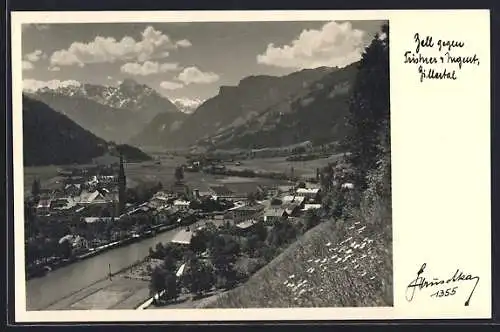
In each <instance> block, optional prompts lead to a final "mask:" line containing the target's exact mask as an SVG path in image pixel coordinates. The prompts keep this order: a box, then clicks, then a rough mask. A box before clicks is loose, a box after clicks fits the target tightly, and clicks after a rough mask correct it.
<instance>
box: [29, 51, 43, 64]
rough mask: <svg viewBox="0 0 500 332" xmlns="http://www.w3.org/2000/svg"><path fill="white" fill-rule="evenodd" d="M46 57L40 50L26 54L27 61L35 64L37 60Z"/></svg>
mask: <svg viewBox="0 0 500 332" xmlns="http://www.w3.org/2000/svg"><path fill="white" fill-rule="evenodd" d="M46 57H47V55H46V54H45V53H43V52H42V50H36V51H34V52H32V53H28V54H26V59H28V61H31V62H37V61H38V60H40V59H42V58H44V59H45V58H46Z"/></svg>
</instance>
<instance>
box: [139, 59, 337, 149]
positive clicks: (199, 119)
mask: <svg viewBox="0 0 500 332" xmlns="http://www.w3.org/2000/svg"><path fill="white" fill-rule="evenodd" d="M334 71H336V69H334V68H326V67H321V68H317V69H306V70H302V71H299V72H295V73H292V74H290V75H286V76H282V77H275V76H266V75H259V76H250V77H246V78H244V79H242V80H241V81H240V82H239V84H238V85H237V86H221V87H220V90H219V93H218V95H216V96H215V97H213V98H210V99H208V100H206V101H205V102H203V103H202V104H201V105H200V106H199V107H198V108H197V109H196V111H195V112H194V113H192V114H191V115H190V116H189V117H186V118H185V119H184V120H183V121H180V122H179V123H178V125H177V124H175V125H174V124H173V122H172V121H171V119H170V118H169V117H164V119H161V118H160V116H158V117H157V118H155V120H154V121H153V122H155V124H154V127H155V128H151V127H149V126H148V127H146V128H145V130H144V131H143V132H142V133H140V134H139V135H137V136H136V137H135V138H134V139H132V141H131V142H132V143H133V144H136V145H139V146H143V145H151V144H153V145H161V146H164V147H187V146H190V145H192V144H195V143H197V142H199V141H200V140H201V141H203V139H206V138H208V137H211V136H214V135H216V134H217V133H220V132H224V131H226V130H228V128H236V127H239V126H240V125H243V124H244V123H246V122H247V121H248V120H249V119H250V118H252V117H255V116H256V115H258V114H260V113H262V112H263V111H265V110H266V109H269V108H272V107H274V106H275V105H277V104H279V103H281V102H283V101H290V102H291V101H293V100H294V96H295V95H296V94H298V93H300V91H302V90H303V89H306V88H307V87H308V86H309V85H310V84H312V83H313V82H315V81H317V80H319V79H321V78H322V77H323V76H325V75H327V74H329V73H331V72H334ZM166 128H169V129H168V130H166Z"/></svg>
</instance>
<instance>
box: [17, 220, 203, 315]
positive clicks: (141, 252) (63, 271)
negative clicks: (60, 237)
mask: <svg viewBox="0 0 500 332" xmlns="http://www.w3.org/2000/svg"><path fill="white" fill-rule="evenodd" d="M198 224H200V222H197V223H196V224H194V225H191V226H190V227H196V225H198ZM178 231H179V228H176V229H173V230H170V231H166V232H164V233H160V234H158V235H156V236H155V237H152V238H148V239H144V240H142V241H140V242H136V243H132V244H130V245H128V246H124V247H120V248H116V249H111V250H109V251H106V252H104V253H102V254H99V255H97V256H94V257H91V258H87V259H85V260H82V261H79V262H76V263H73V264H70V265H68V266H65V267H62V268H60V269H57V270H54V271H52V272H50V273H48V274H47V275H45V276H43V277H41V278H34V279H31V280H28V281H27V283H26V309H27V310H43V309H45V308H47V307H48V306H50V305H51V304H52V303H54V302H57V301H58V300H60V299H62V298H64V297H66V296H68V295H70V294H72V293H74V292H76V291H78V290H80V289H82V288H85V287H87V286H89V285H91V284H93V283H94V282H96V281H99V280H101V279H104V278H106V277H108V273H109V264H111V272H112V273H114V272H117V271H119V270H122V269H124V268H127V267H129V266H131V265H133V264H134V263H136V262H137V261H139V260H142V259H144V258H145V257H146V256H147V255H148V254H149V248H150V247H153V248H154V247H155V246H156V244H157V243H159V242H162V243H165V242H170V241H171V240H172V238H173V236H174V235H175V234H176V233H177V232H178Z"/></svg>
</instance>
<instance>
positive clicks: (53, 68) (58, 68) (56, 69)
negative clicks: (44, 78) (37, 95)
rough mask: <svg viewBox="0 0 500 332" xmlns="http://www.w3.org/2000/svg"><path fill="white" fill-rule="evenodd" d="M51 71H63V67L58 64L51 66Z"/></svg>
mask: <svg viewBox="0 0 500 332" xmlns="http://www.w3.org/2000/svg"><path fill="white" fill-rule="evenodd" d="M49 71H61V68H60V67H57V66H54V67H49Z"/></svg>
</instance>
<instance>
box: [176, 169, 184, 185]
mask: <svg viewBox="0 0 500 332" xmlns="http://www.w3.org/2000/svg"><path fill="white" fill-rule="evenodd" d="M174 177H175V180H176V182H181V181H182V180H184V169H183V168H182V166H178V167H176V168H175V173H174Z"/></svg>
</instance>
